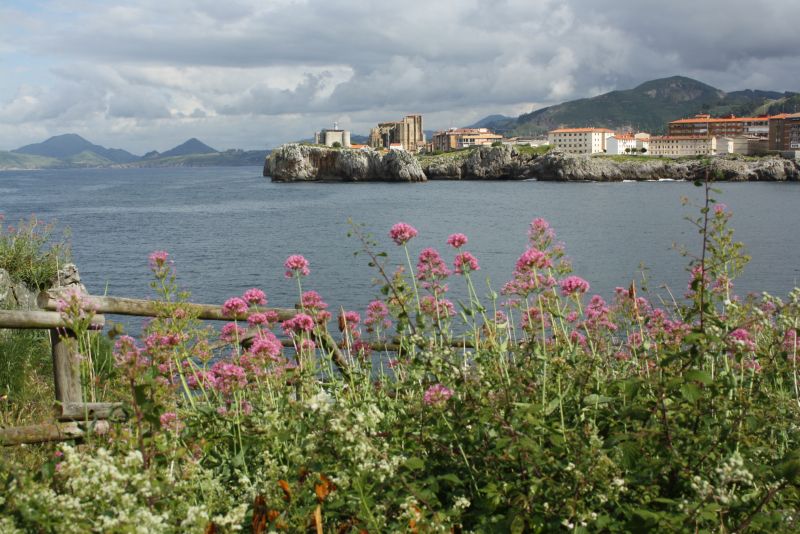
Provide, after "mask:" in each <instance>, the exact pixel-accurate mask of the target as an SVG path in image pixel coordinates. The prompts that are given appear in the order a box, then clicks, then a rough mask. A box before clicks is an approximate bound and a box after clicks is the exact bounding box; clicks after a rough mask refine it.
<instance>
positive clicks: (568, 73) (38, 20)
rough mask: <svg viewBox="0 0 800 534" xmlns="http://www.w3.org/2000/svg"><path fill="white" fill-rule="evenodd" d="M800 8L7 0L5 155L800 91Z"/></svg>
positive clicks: (763, 0) (442, 0)
mask: <svg viewBox="0 0 800 534" xmlns="http://www.w3.org/2000/svg"><path fill="white" fill-rule="evenodd" d="M798 20H800V1H798V0H688V1H687V0H671V1H664V0H655V1H651V0H640V1H639V2H634V3H630V2H613V3H612V2H601V1H597V0H491V1H489V0H460V1H451V0H424V1H418V0H403V1H402V2H372V1H369V0H367V1H365V0H360V1H351V0H319V1H316V0H306V1H303V0H224V1H221V0H126V1H119V0H0V72H2V76H0V150H8V149H13V148H16V147H19V146H21V145H23V144H26V143H31V142H38V141H41V140H43V139H45V138H47V137H49V136H51V135H57V134H61V133H68V132H75V133H78V134H81V135H83V136H84V137H86V138H88V139H89V140H91V141H93V142H96V143H99V144H102V145H105V146H111V147H119V148H125V149H128V150H131V151H132V152H135V153H138V154H142V153H144V152H146V151H149V150H152V149H157V150H160V151H163V150H165V149H168V148H170V147H172V146H174V145H176V144H178V143H180V142H182V141H184V140H186V139H187V138H189V137H198V138H200V139H201V140H203V141H205V142H207V143H208V144H210V145H212V146H214V147H216V148H219V149H224V148H233V147H237V148H247V149H257V148H265V147H273V146H275V145H277V144H280V143H282V142H285V141H289V140H294V139H300V138H305V137H310V136H311V135H312V133H313V131H314V130H316V129H319V128H320V127H329V126H331V125H332V123H333V121H338V122H339V124H340V125H344V126H345V127H348V128H350V129H351V130H352V131H353V132H354V133H367V132H368V130H369V127H370V125H372V124H373V123H375V122H378V121H384V120H395V119H397V118H399V117H401V116H402V115H404V114H407V113H423V114H424V116H425V128H426V129H437V128H444V127H448V126H463V125H466V124H469V123H471V122H474V121H475V120H477V119H479V118H481V117H483V116H485V115H488V114H491V113H503V114H507V115H518V114H520V113H523V112H527V111H530V110H532V109H536V108H539V107H542V106H545V105H549V104H553V103H558V102H561V101H564V100H568V99H573V98H579V97H586V96H593V95H596V94H600V93H603V92H606V91H608V90H611V89H617V88H618V89H626V88H630V87H633V86H635V85H637V84H638V83H641V82H643V81H647V80H650V79H653V78H658V77H665V76H671V75H675V74H681V75H686V76H690V77H693V78H697V79H699V80H701V81H704V82H706V83H709V84H711V85H714V86H715V87H719V88H721V89H725V90H737V89H745V88H759V89H770V90H779V91H785V90H795V91H797V90H800V78H798V75H797V73H798V72H800V32H798V30H797V21H798Z"/></svg>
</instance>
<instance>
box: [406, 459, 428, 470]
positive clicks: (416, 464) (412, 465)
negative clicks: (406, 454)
mask: <svg viewBox="0 0 800 534" xmlns="http://www.w3.org/2000/svg"><path fill="white" fill-rule="evenodd" d="M405 466H406V467H407V468H408V469H410V470H411V471H419V470H420V469H424V468H425V462H424V461H423V460H422V458H418V457H416V456H412V457H411V458H409V459H408V460H406V462H405Z"/></svg>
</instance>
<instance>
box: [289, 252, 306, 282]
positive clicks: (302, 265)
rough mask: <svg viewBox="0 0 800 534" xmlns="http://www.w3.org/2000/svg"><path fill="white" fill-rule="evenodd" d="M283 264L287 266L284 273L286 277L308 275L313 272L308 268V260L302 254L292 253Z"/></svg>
mask: <svg viewBox="0 0 800 534" xmlns="http://www.w3.org/2000/svg"><path fill="white" fill-rule="evenodd" d="M283 266H284V267H285V268H286V272H285V273H284V276H286V278H292V277H293V276H308V275H309V274H310V273H311V271H310V270H309V268H308V266H309V263H308V260H307V259H305V257H303V256H301V255H300V254H292V255H291V256H289V257H288V258H286V261H285V262H284V263H283Z"/></svg>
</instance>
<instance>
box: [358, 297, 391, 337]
mask: <svg viewBox="0 0 800 534" xmlns="http://www.w3.org/2000/svg"><path fill="white" fill-rule="evenodd" d="M388 316H389V308H388V307H387V306H386V304H384V303H383V302H382V301H380V300H373V301H372V302H370V303H369V304H368V305H367V318H366V319H365V320H364V325H366V327H367V331H368V332H373V331H374V330H375V329H376V328H382V329H386V328H389V327H390V326H392V322H391V321H389V319H387V317H388Z"/></svg>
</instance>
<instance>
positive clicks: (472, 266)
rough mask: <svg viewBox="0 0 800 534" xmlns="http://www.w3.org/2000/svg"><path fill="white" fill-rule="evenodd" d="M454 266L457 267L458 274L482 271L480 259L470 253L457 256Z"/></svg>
mask: <svg viewBox="0 0 800 534" xmlns="http://www.w3.org/2000/svg"><path fill="white" fill-rule="evenodd" d="M453 265H454V266H455V269H456V274H465V273H471V272H472V271H478V270H480V267H479V266H478V259H477V258H476V257H475V256H473V255H472V254H470V253H469V252H461V253H460V254H457V255H456V259H455V261H454V262H453Z"/></svg>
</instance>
